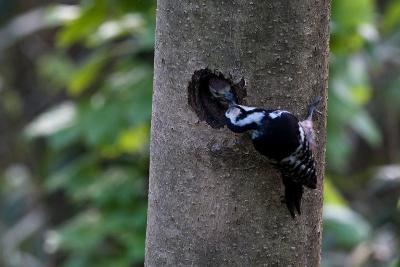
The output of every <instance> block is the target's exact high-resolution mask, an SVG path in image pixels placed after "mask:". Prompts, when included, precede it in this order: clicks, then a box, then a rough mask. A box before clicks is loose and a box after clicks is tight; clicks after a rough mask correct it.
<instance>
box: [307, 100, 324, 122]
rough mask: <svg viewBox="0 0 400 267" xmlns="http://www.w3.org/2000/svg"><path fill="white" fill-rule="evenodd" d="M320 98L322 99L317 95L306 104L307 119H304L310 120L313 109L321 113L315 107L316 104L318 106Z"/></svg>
mask: <svg viewBox="0 0 400 267" xmlns="http://www.w3.org/2000/svg"><path fill="white" fill-rule="evenodd" d="M321 100H322V97H321V96H319V97H317V99H316V100H314V102H312V103H311V104H310V105H309V106H308V114H307V119H306V120H310V121H311V120H312V116H313V114H314V111H315V112H316V113H318V114H320V115H322V112H321V111H319V110H318V109H317V106H318V104H319V103H320V102H321Z"/></svg>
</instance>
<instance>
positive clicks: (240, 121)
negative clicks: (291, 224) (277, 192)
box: [209, 78, 321, 218]
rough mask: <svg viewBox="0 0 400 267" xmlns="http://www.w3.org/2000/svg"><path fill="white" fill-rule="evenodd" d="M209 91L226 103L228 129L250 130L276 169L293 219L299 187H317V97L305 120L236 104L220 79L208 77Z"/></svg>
mask: <svg viewBox="0 0 400 267" xmlns="http://www.w3.org/2000/svg"><path fill="white" fill-rule="evenodd" d="M209 90H210V92H211V94H212V95H213V97H214V98H216V99H217V100H219V101H220V102H223V103H227V105H228V107H227V110H226V112H225V117H226V124H227V126H228V128H229V129H230V130H231V131H233V132H235V133H244V132H247V131H248V132H250V136H251V139H252V141H253V145H254V148H255V149H256V150H257V151H258V152H259V153H260V154H262V155H264V156H266V157H267V159H268V161H269V162H270V163H271V164H272V165H273V166H274V167H275V168H276V169H278V170H279V172H280V173H281V176H282V182H283V185H284V187H285V193H284V197H283V201H282V202H284V203H286V206H287V208H288V210H289V212H290V215H291V216H292V217H293V218H295V216H296V215H295V210H296V211H297V213H298V214H299V215H300V214H301V211H300V206H301V198H302V196H303V186H306V187H308V188H310V189H316V187H317V175H316V170H315V161H314V157H313V151H314V150H315V139H314V131H313V122H312V117H313V113H314V112H315V111H317V110H316V107H317V105H318V103H319V102H320V101H321V98H319V99H317V100H316V101H315V102H313V103H312V104H311V105H309V108H308V115H307V117H306V119H305V120H303V121H300V120H299V119H298V118H297V117H296V116H295V115H293V114H292V113H290V112H289V111H286V110H281V109H263V108H257V107H248V106H243V105H239V104H237V103H236V102H237V100H236V97H235V95H234V94H233V93H232V90H231V86H230V85H229V83H228V82H226V81H224V80H221V79H217V78H212V79H210V80H209ZM317 112H318V111H317Z"/></svg>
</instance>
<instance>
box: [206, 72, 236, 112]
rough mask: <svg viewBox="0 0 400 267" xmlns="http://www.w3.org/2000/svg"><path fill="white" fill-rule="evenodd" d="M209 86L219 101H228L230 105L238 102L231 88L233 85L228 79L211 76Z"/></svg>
mask: <svg viewBox="0 0 400 267" xmlns="http://www.w3.org/2000/svg"><path fill="white" fill-rule="evenodd" d="M208 88H209V89H210V93H211V95H212V96H213V97H215V98H216V99H218V100H219V101H223V102H227V103H228V104H229V105H232V104H236V97H235V95H234V94H233V92H232V90H231V89H232V88H231V85H230V84H229V83H228V82H227V81H225V80H222V79H218V78H211V79H210V80H209V82H208Z"/></svg>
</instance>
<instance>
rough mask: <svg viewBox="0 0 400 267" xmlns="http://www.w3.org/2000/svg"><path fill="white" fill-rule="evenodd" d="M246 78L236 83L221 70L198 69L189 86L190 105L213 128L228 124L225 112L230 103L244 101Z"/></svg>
mask: <svg viewBox="0 0 400 267" xmlns="http://www.w3.org/2000/svg"><path fill="white" fill-rule="evenodd" d="M244 86H245V83H244V79H242V80H241V81H240V82H239V83H234V82H233V81H232V79H231V78H226V77H225V76H224V75H223V74H222V73H221V72H219V71H216V70H214V71H212V70H210V69H208V68H206V69H201V70H197V71H195V72H194V74H193V76H192V80H191V81H190V82H189V86H188V102H189V106H190V107H191V108H192V109H193V111H194V112H196V114H197V116H198V118H199V119H200V120H202V121H205V122H207V123H208V124H209V125H210V126H211V127H213V128H221V127H223V126H224V125H225V124H226V118H225V112H226V110H227V109H228V104H230V103H236V102H237V103H242V102H243V98H244V97H245V96H246V89H245V87H244Z"/></svg>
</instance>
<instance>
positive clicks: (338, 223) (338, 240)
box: [323, 204, 371, 248]
mask: <svg viewBox="0 0 400 267" xmlns="http://www.w3.org/2000/svg"><path fill="white" fill-rule="evenodd" d="M323 219H324V232H323V234H324V237H323V240H324V243H325V246H326V245H327V244H328V243H330V246H331V247H332V246H336V247H339V248H352V247H354V246H356V245H357V244H359V243H360V242H362V241H365V240H366V239H367V238H368V237H369V236H370V233H371V226H370V225H369V223H368V222H367V221H366V220H365V219H364V218H362V217H361V216H360V215H359V214H357V213H356V212H354V211H353V210H351V209H349V208H347V207H345V206H338V205H332V204H329V205H325V206H324V213H323Z"/></svg>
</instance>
